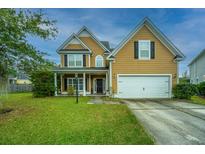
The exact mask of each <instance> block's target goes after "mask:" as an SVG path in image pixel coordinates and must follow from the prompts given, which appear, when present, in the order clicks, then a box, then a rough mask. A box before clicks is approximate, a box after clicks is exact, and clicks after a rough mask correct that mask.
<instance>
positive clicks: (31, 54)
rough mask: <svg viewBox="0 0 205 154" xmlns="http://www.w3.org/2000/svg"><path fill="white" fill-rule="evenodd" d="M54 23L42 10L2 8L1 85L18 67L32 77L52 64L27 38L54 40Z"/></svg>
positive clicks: (55, 30) (0, 20)
mask: <svg viewBox="0 0 205 154" xmlns="http://www.w3.org/2000/svg"><path fill="white" fill-rule="evenodd" d="M55 23H56V21H54V20H50V19H49V18H48V17H46V14H44V13H43V12H42V10H37V11H33V10H29V9H0V82H1V81H6V80H7V77H8V75H9V74H11V73H15V72H16V70H17V68H18V70H20V71H23V72H26V73H27V74H29V73H30V72H31V71H33V70H34V69H35V70H37V69H38V68H41V67H42V66H48V65H49V64H51V63H50V62H49V61H48V60H46V59H44V55H45V54H46V53H44V52H41V51H39V50H37V48H36V47H35V46H33V45H32V44H31V43H29V42H28V37H29V36H32V37H40V38H41V39H43V40H45V39H52V38H55V36H56V35H57V28H56V26H55ZM0 84H1V83H0Z"/></svg>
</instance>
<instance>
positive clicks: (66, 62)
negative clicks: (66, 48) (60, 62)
mask: <svg viewBox="0 0 205 154" xmlns="http://www.w3.org/2000/svg"><path fill="white" fill-rule="evenodd" d="M64 66H65V67H67V66H68V58H67V55H64Z"/></svg>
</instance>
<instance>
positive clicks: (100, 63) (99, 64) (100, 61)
mask: <svg viewBox="0 0 205 154" xmlns="http://www.w3.org/2000/svg"><path fill="white" fill-rule="evenodd" d="M95 66H96V67H103V57H102V56H101V55H98V56H96V57H95Z"/></svg>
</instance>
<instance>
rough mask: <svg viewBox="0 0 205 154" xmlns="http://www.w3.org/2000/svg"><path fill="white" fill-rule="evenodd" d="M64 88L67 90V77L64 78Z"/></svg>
mask: <svg viewBox="0 0 205 154" xmlns="http://www.w3.org/2000/svg"><path fill="white" fill-rule="evenodd" d="M64 90H65V91H66V90H67V78H65V79H64Z"/></svg>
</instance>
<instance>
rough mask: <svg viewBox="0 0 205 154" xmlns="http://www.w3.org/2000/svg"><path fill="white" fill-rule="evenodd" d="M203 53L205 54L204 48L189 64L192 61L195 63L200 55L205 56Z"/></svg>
mask: <svg viewBox="0 0 205 154" xmlns="http://www.w3.org/2000/svg"><path fill="white" fill-rule="evenodd" d="M203 54H205V49H203V50H202V51H201V52H200V53H199V54H198V55H197V56H196V57H194V58H193V59H192V61H191V62H190V63H189V64H188V66H190V65H191V64H192V63H194V62H195V61H196V60H198V59H199V57H201V56H203Z"/></svg>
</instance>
